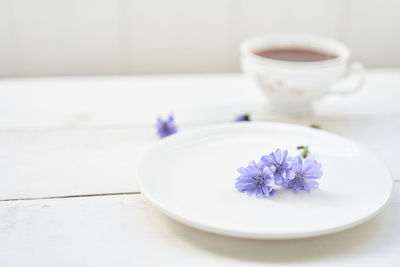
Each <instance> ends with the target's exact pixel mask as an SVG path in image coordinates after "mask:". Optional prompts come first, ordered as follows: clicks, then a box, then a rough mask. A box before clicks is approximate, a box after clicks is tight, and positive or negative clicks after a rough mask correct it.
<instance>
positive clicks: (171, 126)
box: [156, 114, 178, 138]
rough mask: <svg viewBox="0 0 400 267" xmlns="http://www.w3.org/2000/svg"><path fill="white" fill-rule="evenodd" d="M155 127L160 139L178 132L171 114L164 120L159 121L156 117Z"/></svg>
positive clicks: (159, 118)
mask: <svg viewBox="0 0 400 267" xmlns="http://www.w3.org/2000/svg"><path fill="white" fill-rule="evenodd" d="M156 127H157V134H158V135H159V136H160V138H164V137H166V136H168V135H171V134H174V133H176V132H177V131H178V129H177V127H176V125H175V122H174V116H173V115H172V114H170V115H169V116H168V118H167V119H166V120H163V119H161V117H158V118H157V124H156Z"/></svg>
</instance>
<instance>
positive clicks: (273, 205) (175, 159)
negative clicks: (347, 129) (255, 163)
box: [138, 123, 392, 239]
mask: <svg viewBox="0 0 400 267" xmlns="http://www.w3.org/2000/svg"><path fill="white" fill-rule="evenodd" d="M298 145H309V146H310V151H311V153H312V155H313V156H314V157H315V158H316V159H317V160H318V161H320V162H321V163H322V169H323V172H324V175H323V177H322V178H321V179H320V180H319V182H320V188H319V189H316V190H314V191H312V192H311V193H310V194H307V193H306V192H303V191H302V192H299V193H294V192H292V191H290V190H278V192H277V193H276V194H275V195H274V196H272V197H271V198H266V199H264V198H261V199H260V198H255V197H249V196H247V195H246V194H245V193H241V192H239V191H238V190H237V189H236V188H235V186H234V184H235V180H236V178H237V177H238V173H237V172H236V169H237V168H239V167H240V166H246V165H247V163H248V162H249V161H250V160H259V159H260V157H261V156H262V155H265V154H267V153H269V152H271V151H273V150H275V149H276V148H281V149H288V150H289V154H290V155H296V154H298V153H299V151H298V150H297V149H296V147H297V146H298ZM138 182H139V185H140V188H141V191H142V193H143V194H144V195H145V196H146V197H147V198H149V199H150V201H152V202H153V203H154V204H155V205H156V206H158V207H159V208H160V209H161V210H162V211H163V212H165V213H166V214H168V215H169V216H171V217H173V218H174V219H176V220H178V221H180V222H182V223H184V224H187V225H190V226H192V227H195V228H198V229H202V230H205V231H208V232H213V233H218V234H223V235H229V236H236V237H245V238H257V239H287V238H301V237H309V236H317V235H323V234H328V233H332V232H337V231H341V230H344V229H347V228H350V227H353V226H355V225H358V224H360V223H362V222H364V221H366V220H368V219H370V218H371V217H373V216H374V215H376V214H377V213H378V212H379V211H381V210H382V209H383V207H384V206H385V204H386V203H387V202H388V201H389V199H390V196H391V192H392V178H391V176H390V174H389V172H388V170H387V169H386V167H385V166H384V165H383V164H382V163H381V162H380V161H379V160H378V159H377V158H376V157H375V156H374V155H372V154H371V153H369V152H367V151H365V150H363V149H361V148H360V147H359V146H358V145H356V144H354V143H353V142H351V141H349V140H346V139H344V138H342V137H339V136H337V135H334V134H331V133H328V132H325V131H322V130H316V129H311V128H308V127H302V126H295V125H290V124H278V123H234V124H226V125H219V126H212V127H205V128H202V129H200V130H197V131H192V132H186V133H180V134H177V135H174V136H170V137H168V138H166V139H165V140H162V141H160V143H159V144H157V145H156V146H155V147H154V148H153V149H151V150H150V151H149V153H147V154H146V155H145V156H144V157H143V158H142V160H141V162H140V163H139V168H138Z"/></svg>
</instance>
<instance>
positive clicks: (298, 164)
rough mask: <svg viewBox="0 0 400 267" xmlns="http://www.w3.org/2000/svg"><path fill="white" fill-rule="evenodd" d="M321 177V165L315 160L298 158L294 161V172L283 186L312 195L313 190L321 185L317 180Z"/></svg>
mask: <svg viewBox="0 0 400 267" xmlns="http://www.w3.org/2000/svg"><path fill="white" fill-rule="evenodd" d="M321 176H322V170H321V163H319V162H318V161H316V160H315V159H313V158H306V159H305V160H304V161H303V159H302V158H301V157H300V156H297V157H295V158H294V159H293V166H292V171H291V172H290V173H289V175H288V177H287V179H286V180H285V182H284V183H283V184H282V185H283V186H284V187H287V188H291V189H293V191H294V192H299V191H300V190H305V191H307V193H310V191H311V189H312V188H318V186H319V184H318V182H317V181H315V180H316V179H319V178H321Z"/></svg>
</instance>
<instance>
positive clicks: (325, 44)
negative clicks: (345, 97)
mask: <svg viewBox="0 0 400 267" xmlns="http://www.w3.org/2000/svg"><path fill="white" fill-rule="evenodd" d="M275 48H302V49H308V50H313V51H318V52H322V53H326V54H331V55H335V56H336V57H335V58H332V59H327V60H321V61H309V62H296V61H284V60H276V59H270V58H266V57H262V56H259V55H256V52H260V51H261V50H268V49H275ZM240 52H241V63H242V69H243V72H244V73H245V74H246V75H247V76H250V77H251V78H252V79H254V80H255V81H256V82H257V84H258V85H259V87H260V88H261V89H262V90H263V92H264V93H265V94H266V95H267V97H268V101H269V103H270V104H271V106H272V109H273V110H274V111H276V112H278V113H283V114H304V113H307V112H309V111H310V110H311V109H312V103H313V102H314V101H315V100H317V99H319V98H321V97H322V96H324V95H326V94H328V93H340V94H349V93H354V92H356V91H357V90H358V89H360V88H361V85H362V82H363V77H364V75H363V73H364V67H363V65H362V64H360V63H352V64H351V65H350V66H349V57H350V50H349V48H348V47H347V46H345V45H344V44H342V43H340V42H338V41H336V40H332V39H329V38H325V37H319V36H312V35H304V34H270V35H267V36H263V37H258V38H254V39H251V40H248V41H246V42H244V43H243V44H242V45H241V47H240ZM343 80H346V81H347V80H351V81H348V82H352V84H351V85H349V84H348V82H347V83H345V84H347V88H340V86H339V87H338V85H339V84H340V83H338V82H339V81H343ZM342 84H343V83H342Z"/></svg>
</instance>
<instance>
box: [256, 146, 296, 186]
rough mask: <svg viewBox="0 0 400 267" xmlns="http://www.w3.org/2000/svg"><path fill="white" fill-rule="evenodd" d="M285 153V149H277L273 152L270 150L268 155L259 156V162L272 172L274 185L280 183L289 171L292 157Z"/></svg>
mask: <svg viewBox="0 0 400 267" xmlns="http://www.w3.org/2000/svg"><path fill="white" fill-rule="evenodd" d="M287 155H288V152H287V150H283V151H281V150H280V149H277V150H276V151H275V153H274V152H272V153H271V154H269V155H265V156H262V157H261V164H264V166H268V167H269V168H270V170H271V171H272V173H273V174H274V180H275V184H276V185H282V183H283V182H284V181H285V180H286V179H287V177H288V174H289V173H290V170H291V161H292V159H291V158H290V157H289V158H288V156H287Z"/></svg>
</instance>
